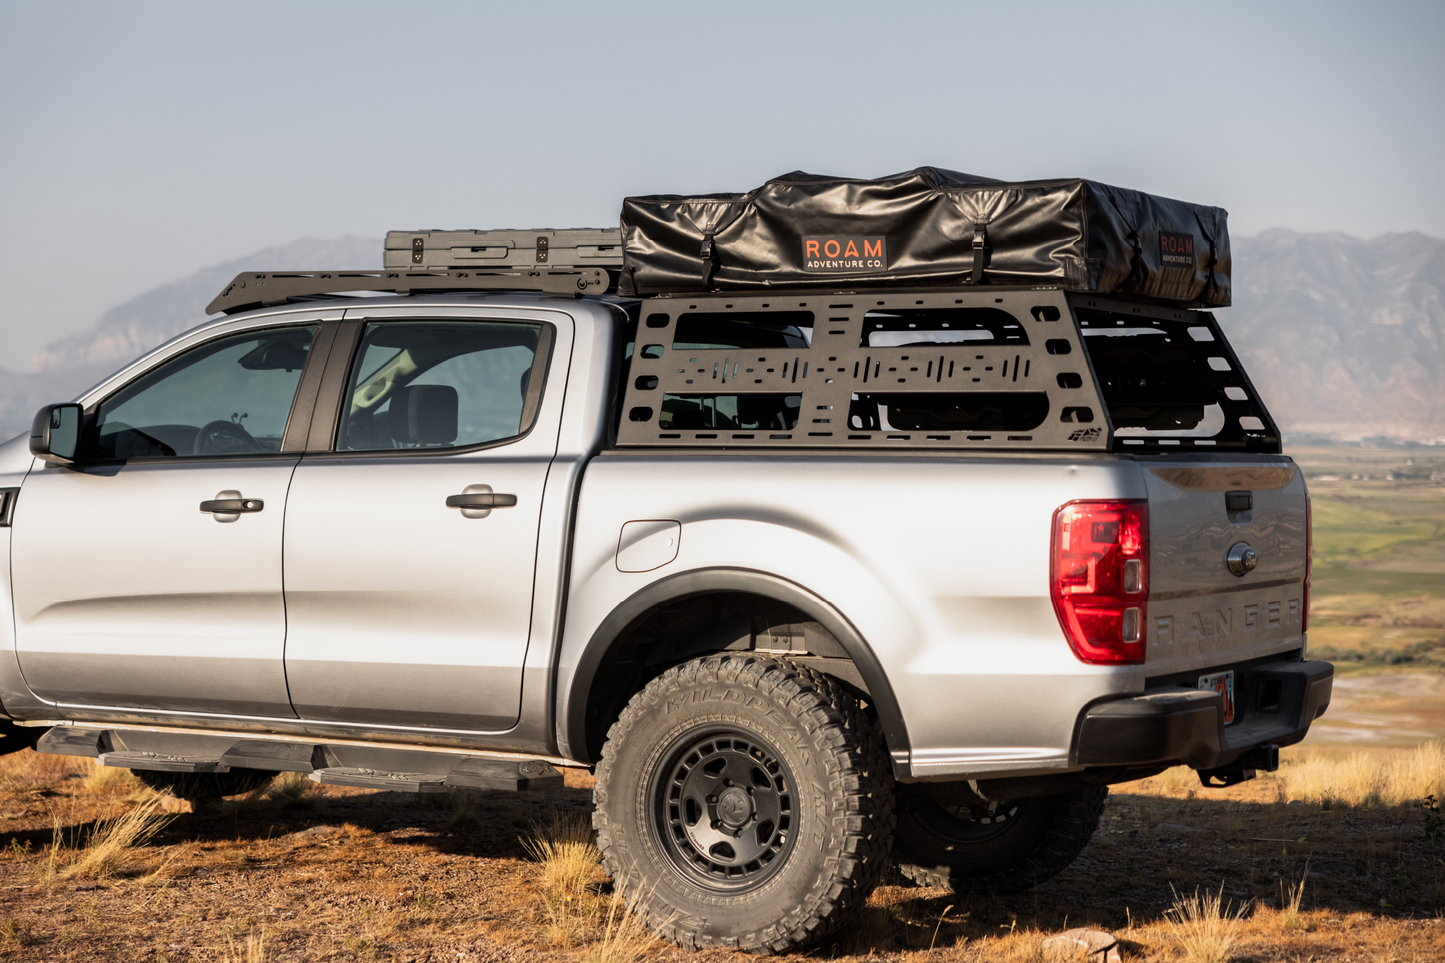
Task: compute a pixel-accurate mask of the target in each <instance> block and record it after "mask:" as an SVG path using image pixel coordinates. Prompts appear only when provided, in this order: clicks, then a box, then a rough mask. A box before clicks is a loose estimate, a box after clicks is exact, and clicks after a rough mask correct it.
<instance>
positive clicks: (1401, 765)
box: [1280, 742, 1445, 808]
mask: <svg viewBox="0 0 1445 963" xmlns="http://www.w3.org/2000/svg"><path fill="white" fill-rule="evenodd" d="M1280 776H1282V777H1283V780H1284V793H1285V797H1286V798H1287V799H1292V800H1293V799H1298V800H1302V801H1304V802H1309V803H1318V804H1319V805H1321V806H1323V807H1325V808H1332V807H1336V806H1351V807H1353V806H1399V805H1403V804H1417V803H1419V801H1420V800H1421V799H1424V798H1425V797H1426V796H1428V795H1431V794H1434V795H1435V796H1436V798H1445V745H1442V744H1441V743H1439V742H1427V743H1424V744H1423V745H1420V746H1417V747H1416V748H1415V749H1412V750H1407V751H1405V752H1398V753H1391V754H1384V753H1378V752H1376V753H1364V752H1356V753H1353V754H1351V755H1349V756H1346V757H1344V758H1329V757H1325V756H1306V757H1304V758H1302V759H1299V760H1297V761H1295V760H1291V761H1289V762H1287V764H1286V765H1285V766H1284V767H1283V768H1282V769H1281V770H1280Z"/></svg>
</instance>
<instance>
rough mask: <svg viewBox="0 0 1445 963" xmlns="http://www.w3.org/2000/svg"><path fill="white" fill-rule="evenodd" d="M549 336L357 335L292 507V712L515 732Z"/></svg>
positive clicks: (428, 331) (544, 329)
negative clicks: (325, 449)
mask: <svg viewBox="0 0 1445 963" xmlns="http://www.w3.org/2000/svg"><path fill="white" fill-rule="evenodd" d="M555 332H556V327H555V326H554V325H550V324H541V323H537V322H526V321H510V320H497V319H483V318H474V319H473V318H458V317H452V318H436V319H406V320H403V319H398V320H373V321H369V322H367V323H366V324H365V325H364V327H362V328H361V331H360V342H359V344H358V346H357V348H356V350H355V351H354V352H353V360H352V362H351V368H350V371H349V373H348V376H347V379H346V388H345V391H344V394H343V395H342V399H341V406H340V410H339V411H338V417H337V427H336V436H335V444H334V451H332V452H331V453H328V454H321V455H307V456H306V457H305V458H304V459H303V461H302V462H301V465H300V466H299V467H298V468H297V470H296V476H295V478H294V479H293V481H292V485H291V495H290V501H289V503H288V505H287V515H286V546H285V568H286V607H287V621H288V635H287V643H286V673H287V678H288V680H289V682H290V687H291V699H292V703H293V705H294V706H295V709H296V712H297V714H298V715H299V716H300V717H301V718H303V719H310V720H317V721H332V722H348V723H358V724H365V725H371V726H427V727H436V728H443V729H466V730H499V729H506V728H509V727H510V726H512V725H513V724H514V722H515V721H516V719H517V714H518V707H519V705H520V699H521V682H522V665H523V660H524V659H525V656H526V652H527V636H528V632H529V630H530V627H531V612H532V585H533V574H534V568H535V565H536V558H537V534H538V525H539V522H540V519H541V513H542V493H543V489H544V487H545V484H546V480H547V471H548V469H549V467H550V465H551V462H552V457H553V455H554V453H555V451H556V445H557V438H556V436H555V433H553V432H542V431H532V430H531V429H532V427H533V423H534V422H535V421H536V413H537V411H538V407H539V403H540V401H541V397H542V392H543V388H544V386H543V383H542V382H543V381H544V380H545V378H544V377H543V375H544V372H545V371H546V368H547V362H548V357H549V355H555V354H556V352H554V351H551V350H549V349H550V346H551V345H553V344H555V343H556V340H555V337H554V335H555ZM565 361H566V359H565V357H557V358H555V363H554V368H556V367H557V366H558V365H562V366H563V367H561V368H560V369H558V370H562V371H565ZM561 382H562V379H561V378H558V379H556V385H555V387H554V388H552V389H551V390H558V389H559V388H560V385H561ZM454 496H455V497H454ZM449 500H450V501H451V502H452V504H451V505H448V501H449ZM489 506H490V507H489Z"/></svg>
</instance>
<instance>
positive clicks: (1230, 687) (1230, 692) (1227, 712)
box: [1199, 669, 1234, 726]
mask: <svg viewBox="0 0 1445 963" xmlns="http://www.w3.org/2000/svg"><path fill="white" fill-rule="evenodd" d="M1199 688H1201V689H1213V690H1214V691H1215V692H1218V693H1219V694H1220V695H1221V696H1222V697H1223V698H1224V724H1225V725H1226V726H1227V725H1229V724H1230V723H1231V722H1233V721H1234V670H1233V669H1231V670H1229V671H1228V672H1216V673H1214V674H1213V675H1201V676H1200V677H1199Z"/></svg>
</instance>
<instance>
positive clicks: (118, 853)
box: [39, 796, 175, 882]
mask: <svg viewBox="0 0 1445 963" xmlns="http://www.w3.org/2000/svg"><path fill="white" fill-rule="evenodd" d="M161 805H162V800H161V797H159V796H152V797H150V798H149V799H146V800H145V801H143V802H141V803H140V804H139V805H137V806H135V807H134V808H132V809H129V810H127V811H126V812H124V813H122V814H121V815H119V816H116V817H114V818H112V819H107V820H104V821H102V822H100V823H97V824H96V826H95V828H94V829H93V830H92V831H91V833H90V837H89V838H88V839H87V840H86V842H85V845H84V846H82V847H81V848H80V849H78V850H72V851H66V850H65V848H64V847H63V844H62V841H61V833H60V824H59V820H58V819H57V821H56V826H55V830H54V833H53V835H52V838H51V844H50V846H49V847H48V851H47V853H46V862H45V865H43V866H41V867H40V870H39V874H40V876H41V877H42V879H44V880H46V881H47V882H54V881H57V880H61V879H74V878H76V877H80V878H83V879H95V880H100V879H108V878H110V877H111V876H114V875H116V874H117V873H120V872H122V871H124V870H126V869H129V868H130V867H131V865H132V864H133V863H134V862H135V861H136V856H137V853H136V849H137V847H139V846H141V845H144V844H145V843H146V842H147V841H149V840H150V839H151V838H152V837H153V836H155V834H156V833H158V832H160V831H161V830H162V829H164V828H165V827H166V826H167V825H168V824H169V823H170V822H171V820H173V819H175V816H173V815H169V814H166V813H164V812H162V811H161Z"/></svg>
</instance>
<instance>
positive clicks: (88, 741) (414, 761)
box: [36, 726, 562, 793]
mask: <svg viewBox="0 0 1445 963" xmlns="http://www.w3.org/2000/svg"><path fill="white" fill-rule="evenodd" d="M36 749H37V751H39V752H48V753H55V754H59V755H65V756H85V757H88V758H92V759H94V760H95V761H96V762H97V763H99V764H100V765H102V766H116V767H119V768H122V769H147V770H154V771H159V772H229V771H230V770H231V769H261V770H266V771H270V772H301V773H307V774H308V777H309V778H310V779H311V780H313V781H314V782H318V783H321V784H323V785H330V786H355V787H359V788H363V789H391V790H396V791H399V792H418V793H436V792H448V791H450V790H452V789H463V788H465V789H499V790H503V791H510V792H518V791H521V790H533V789H561V788H562V773H561V772H560V771H558V770H557V769H556V768H554V767H553V766H552V765H551V764H550V763H548V762H546V761H545V760H542V759H536V758H531V757H527V756H523V755H516V756H510V757H500V758H499V757H496V756H490V755H489V756H482V755H467V754H465V753H457V752H438V751H435V750H430V749H408V748H401V747H396V748H391V747H380V746H357V745H348V744H345V743H324V742H318V743H302V742H274V741H268V740H265V739H236V738H235V737H234V736H220V735H201V734H196V733H178V732H161V731H155V730H148V729H145V730H143V729H101V728H84V727H79V726H56V727H55V728H53V729H51V730H49V731H48V732H46V733H45V735H43V736H41V737H40V741H39V743H38V745H37V746H36Z"/></svg>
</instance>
